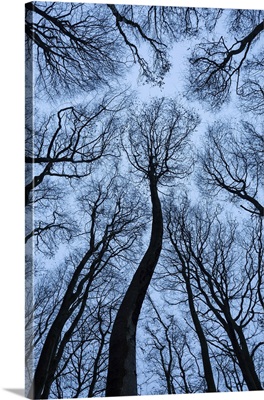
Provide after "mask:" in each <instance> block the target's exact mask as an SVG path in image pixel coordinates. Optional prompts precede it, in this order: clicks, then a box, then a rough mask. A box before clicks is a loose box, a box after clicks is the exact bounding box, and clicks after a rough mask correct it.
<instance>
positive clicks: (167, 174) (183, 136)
mask: <svg viewBox="0 0 264 400" xmlns="http://www.w3.org/2000/svg"><path fill="white" fill-rule="evenodd" d="M197 124H198V118H197V117H196V116H194V115H193V114H191V113H190V112H188V111H186V110H185V109H183V108H182V107H180V106H179V105H177V103H176V102H175V101H173V100H171V101H170V100H165V99H164V98H161V99H157V100H154V101H152V103H151V104H150V105H149V106H147V105H144V106H143V111H141V112H140V111H138V112H135V111H134V112H133V111H132V112H131V118H129V119H128V121H127V123H126V126H127V127H128V128H127V134H128V137H127V138H126V139H124V140H123V146H124V149H125V152H126V154H127V157H128V160H129V161H130V163H131V164H132V166H133V167H134V168H135V169H136V171H138V172H139V173H141V176H142V177H143V178H144V180H145V181H146V182H147V183H148V185H149V191H150V200H151V205H152V222H151V234H150V241H149V245H148V248H147V250H146V252H145V254H144V256H143V258H142V260H141V262H140V263H139V266H138V268H137V270H136V272H135V274H134V276H133V278H132V281H131V283H130V285H129V287H128V289H127V291H126V294H125V296H124V299H123V301H122V303H121V306H120V308H119V310H118V313H117V316H116V319H115V322H114V325H113V329H112V333H111V339H110V347H109V367H108V377H107V386H106V396H121V395H123V396H125V395H136V394H137V377H136V328H137V323H138V318H139V314H140V310H141V307H142V304H143V301H144V298H145V295H146V291H147V289H148V286H149V283H150V281H151V278H152V275H153V272H154V270H155V267H156V265H157V262H158V259H159V255H160V252H161V248H162V239H163V216H162V207H161V203H160V198H159V193H158V185H159V184H162V182H163V183H166V182H168V181H171V179H173V178H176V177H177V178H183V177H186V176H187V175H188V174H189V172H190V168H191V166H190V157H191V155H190V149H189V148H188V141H189V136H190V134H191V133H192V131H193V130H194V129H195V128H196V126H197ZM124 133H125V131H124V132H122V134H124ZM188 150H189V151H188ZM187 152H188V153H187ZM187 154H188V157H187Z"/></svg>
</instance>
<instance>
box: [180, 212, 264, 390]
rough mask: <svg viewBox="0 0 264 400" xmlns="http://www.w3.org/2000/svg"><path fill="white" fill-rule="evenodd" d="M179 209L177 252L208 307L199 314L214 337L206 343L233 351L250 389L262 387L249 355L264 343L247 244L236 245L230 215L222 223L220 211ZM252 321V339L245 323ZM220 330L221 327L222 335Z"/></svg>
mask: <svg viewBox="0 0 264 400" xmlns="http://www.w3.org/2000/svg"><path fill="white" fill-rule="evenodd" d="M182 211H183V210H181V211H179V213H177V214H176V215H177V217H178V218H177V221H178V224H179V225H178V229H177V231H175V232H177V236H176V237H177V243H178V244H177V247H176V253H177V257H178V258H179V261H180V262H181V265H182V264H183V262H184V263H187V265H189V268H190V272H191V277H192V287H193V297H194V294H195V297H196V298H198V299H199V301H200V302H201V303H200V304H204V305H205V306H206V308H205V309H204V307H202V309H201V315H203V316H205V315H206V321H210V323H211V327H210V330H208V332H210V333H209V335H210V336H212V337H213V338H214V340H210V344H211V345H212V344H213V343H216V344H215V346H221V347H222V349H224V350H225V352H228V353H229V354H232V352H233V354H234V356H235V358H236V361H237V363H238V365H239V368H240V370H241V373H242V376H243V379H244V381H245V383H246V385H247V387H248V389H249V390H261V389H262V385H261V380H260V378H259V376H258V374H257V372H256V368H255V365H254V357H253V354H254V353H255V351H256V350H257V349H259V347H260V346H262V345H263V342H262V341H261V339H260V336H259V335H260V332H259V331H258V329H259V327H258V324H257V320H256V314H255V313H257V310H258V295H257V288H258V269H257V268H255V266H253V265H252V263H251V257H250V256H249V254H251V255H252V253H251V252H252V249H251V246H250V247H249V248H248V247H247V248H246V249H245V248H244V249H243V248H242V247H241V246H239V242H238V236H237V235H238V232H237V224H236V223H235V222H234V221H230V220H228V221H227V224H226V225H225V224H224V223H223V222H222V221H221V220H220V217H219V216H218V215H217V214H218V213H216V214H215V215H214V214H210V212H205V213H204V214H201V211H199V208H197V207H195V208H194V209H189V211H188V210H187V209H185V210H184V212H182ZM174 243H176V241H175V242H174ZM237 265H239V266H240V279H238V276H237V274H236V268H237ZM181 273H182V274H183V277H184V274H185V273H186V272H185V271H184V270H182V271H181ZM184 279H185V280H186V278H185V277H184ZM187 293H188V292H187ZM206 309H207V311H206ZM253 321H254V323H253ZM207 323H208V322H206V324H207ZM254 324H256V325H255V326H256V328H255V331H254V332H255V333H254V338H253V337H252V332H251V331H250V329H249V330H248V326H250V325H251V327H252V325H254ZM213 326H214V328H213ZM217 326H218V327H217ZM195 327H196V329H197V328H198V326H197V325H195ZM220 327H221V328H220ZM221 330H223V332H224V334H223V337H222V338H221V334H220V332H221ZM198 332H199V331H197V333H198ZM216 337H217V338H218V342H216ZM199 339H200V336H199ZM219 343H220V344H219ZM230 348H232V350H230ZM255 349H256V350H255ZM231 358H232V357H231Z"/></svg>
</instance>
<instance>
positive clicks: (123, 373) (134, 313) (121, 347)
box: [106, 176, 163, 396]
mask: <svg viewBox="0 0 264 400" xmlns="http://www.w3.org/2000/svg"><path fill="white" fill-rule="evenodd" d="M150 192H151V201H152V230H151V237H150V242H149V246H148V248H147V251H146V253H145V255H144V256H143V258H142V260H141V262H140V264H139V267H138V269H137V271H136V272H135V274H134V277H133V279H132V281H131V283H130V285H129V287H128V289H127V292H126V294H125V296H124V299H123V301H122V303H121V306H120V308H119V310H118V313H117V316H116V319H115V322H114V325H113V329H112V333H111V338H110V347H109V365H108V376H107V385H106V396H133V395H134V396H135V395H137V376H136V328H137V322H138V318H139V314H140V310H141V306H142V304H143V301H144V298H145V295H146V292H147V289H148V286H149V283H150V280H151V278H152V275H153V272H154V269H155V267H156V265H157V262H158V259H159V255H160V252H161V247H162V237H163V219H162V210H161V204H160V200H159V196H158V190H157V183H156V181H155V178H154V176H153V177H152V178H151V177H150Z"/></svg>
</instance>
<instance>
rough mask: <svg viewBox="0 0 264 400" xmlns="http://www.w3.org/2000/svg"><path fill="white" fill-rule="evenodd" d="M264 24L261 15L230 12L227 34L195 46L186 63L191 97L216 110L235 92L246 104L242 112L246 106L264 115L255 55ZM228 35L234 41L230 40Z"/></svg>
mask: <svg viewBox="0 0 264 400" xmlns="http://www.w3.org/2000/svg"><path fill="white" fill-rule="evenodd" d="M263 20H264V13H263V11H260V10H233V11H231V12H228V15H227V27H228V29H229V30H227V31H226V32H224V33H216V34H217V38H213V39H209V38H208V37H207V38H206V39H204V40H203V41H200V42H199V43H198V44H197V45H196V46H195V48H194V50H193V52H192V55H191V57H190V59H189V61H190V74H189V83H188V86H189V88H190V93H191V95H192V96H195V98H197V99H201V100H203V101H205V102H207V103H208V104H210V107H213V108H217V107H219V106H222V105H223V104H224V103H225V102H226V101H228V100H229V98H230V92H231V89H234V91H235V92H236V93H237V94H238V95H239V96H241V98H242V99H243V100H244V102H245V106H244V108H243V109H244V110H247V109H248V107H247V106H248V105H249V111H254V112H256V113H257V114H259V113H262V112H263V107H262V106H263V90H262V78H261V67H260V64H261V59H262V57H263V55H262V52H258V51H257V53H256V55H255V52H254V47H256V46H257V43H258V40H259V39H260V38H261V37H262V36H263V31H264V28H263ZM216 32H217V31H216ZM230 33H231V34H232V35H234V38H231V39H230ZM259 106H260V108H259Z"/></svg>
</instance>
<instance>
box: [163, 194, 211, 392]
mask: <svg viewBox="0 0 264 400" xmlns="http://www.w3.org/2000/svg"><path fill="white" fill-rule="evenodd" d="M185 202H186V204H184V203H185ZM187 210H188V202H187V199H186V200H185V201H183V204H182V206H181V211H180V213H179V212H178V210H177V208H175V207H174V206H173V205H170V207H169V209H168V212H167V213H166V220H167V231H168V234H169V240H170V243H171V246H172V249H173V250H172V251H169V252H168V253H169V255H168V260H167V262H168V263H169V264H171V266H173V268H175V269H176V272H174V273H173V275H175V273H176V274H179V275H181V277H182V278H183V281H184V284H185V290H186V294H187V298H188V305H189V309H190V314H191V318H192V321H193V325H194V329H195V332H196V334H197V337H198V339H199V344H200V347H201V356H202V362H203V370H204V378H205V380H206V384H207V389H206V391H207V392H216V391H217V388H216V384H215V379H214V374H213V369H212V365H211V361H210V353H209V346H208V343H207V339H206V335H205V333H204V329H203V326H202V323H201V321H200V318H199V315H198V312H197V309H196V304H195V291H194V290H193V287H192V279H193V277H192V271H191V268H190V263H189V259H188V258H187V259H186V255H185V254H184V255H183V254H182V251H181V246H180V244H179V243H180V242H179V241H178V238H177V232H179V230H182V229H183V227H184V216H185V215H186V213H187ZM171 253H172V254H171ZM175 257H176V260H175ZM171 266H170V267H171ZM170 269H171V268H170Z"/></svg>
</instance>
